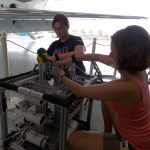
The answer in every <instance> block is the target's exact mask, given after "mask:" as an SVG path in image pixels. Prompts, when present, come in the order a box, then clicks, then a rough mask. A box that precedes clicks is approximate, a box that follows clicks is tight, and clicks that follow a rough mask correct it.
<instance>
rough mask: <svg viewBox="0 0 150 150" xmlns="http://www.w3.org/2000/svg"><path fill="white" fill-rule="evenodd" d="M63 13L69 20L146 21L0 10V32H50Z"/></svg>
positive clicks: (141, 17) (34, 10) (109, 15)
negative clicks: (54, 19) (53, 21)
mask: <svg viewBox="0 0 150 150" xmlns="http://www.w3.org/2000/svg"><path fill="white" fill-rule="evenodd" d="M59 13H63V14H65V15H66V16H67V17H70V18H88V19H102V18H103V19H104V18H105V19H147V18H146V17H143V16H124V15H112V14H94V13H93V14H92V13H79V12H60V11H46V10H36V9H18V8H17V9H12V8H11V9H5V8H3V9H0V31H6V32H7V33H15V32H32V31H48V30H51V22H52V19H53V17H54V16H55V15H56V14H59Z"/></svg>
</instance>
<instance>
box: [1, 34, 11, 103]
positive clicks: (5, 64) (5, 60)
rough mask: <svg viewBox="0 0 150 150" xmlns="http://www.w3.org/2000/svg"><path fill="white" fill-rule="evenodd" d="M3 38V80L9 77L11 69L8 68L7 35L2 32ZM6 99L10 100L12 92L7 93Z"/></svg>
mask: <svg viewBox="0 0 150 150" xmlns="http://www.w3.org/2000/svg"><path fill="white" fill-rule="evenodd" d="M0 36H1V47H2V56H1V63H2V78H5V77H8V76H9V67H8V54H7V52H8V51H7V39H6V38H7V34H6V33H5V32H2V33H1V34H0ZM6 97H7V99H8V100H10V92H9V91H6Z"/></svg>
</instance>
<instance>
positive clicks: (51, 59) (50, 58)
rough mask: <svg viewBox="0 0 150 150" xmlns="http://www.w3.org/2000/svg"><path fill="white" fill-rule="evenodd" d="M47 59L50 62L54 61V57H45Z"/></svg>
mask: <svg viewBox="0 0 150 150" xmlns="http://www.w3.org/2000/svg"><path fill="white" fill-rule="evenodd" d="M47 59H48V60H49V61H52V62H54V61H56V58H55V56H47Z"/></svg>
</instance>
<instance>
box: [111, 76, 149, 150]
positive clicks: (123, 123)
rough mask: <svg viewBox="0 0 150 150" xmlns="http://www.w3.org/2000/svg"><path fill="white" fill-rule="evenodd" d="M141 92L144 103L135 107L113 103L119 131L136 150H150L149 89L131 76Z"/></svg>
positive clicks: (117, 102)
mask: <svg viewBox="0 0 150 150" xmlns="http://www.w3.org/2000/svg"><path fill="white" fill-rule="evenodd" d="M131 79H132V80H133V81H134V82H135V83H136V84H137V86H138V87H139V89H140V91H141V95H142V101H140V102H139V103H138V104H137V105H135V106H130V107H128V106H123V105H122V103H120V102H119V101H113V102H112V107H113V108H114V109H115V111H116V114H117V118H116V124H117V129H118V131H119V133H120V134H121V136H122V137H123V138H125V139H126V140H127V141H128V142H129V144H130V145H131V146H132V147H133V149H134V150H150V95H149V88H148V86H146V85H145V84H144V83H143V82H142V81H141V80H139V79H137V78H135V77H133V76H131Z"/></svg>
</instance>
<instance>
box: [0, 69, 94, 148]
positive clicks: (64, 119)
mask: <svg viewBox="0 0 150 150" xmlns="http://www.w3.org/2000/svg"><path fill="white" fill-rule="evenodd" d="M37 75H38V74H37V72H28V73H24V74H20V75H17V76H12V77H7V78H4V79H1V80H0V106H4V104H3V103H5V102H6V98H5V91H6V90H5V89H8V90H12V91H16V92H18V93H20V94H23V95H27V94H28V92H29V90H30V96H31V97H33V98H40V99H42V100H45V101H47V102H50V103H53V104H56V105H59V106H61V118H60V137H59V150H65V147H66V143H67V125H68V108H69V106H70V105H71V103H72V102H73V99H71V97H72V96H70V97H69V98H68V99H66V100H65V101H64V102H66V103H63V102H61V100H63V98H62V99H61V98H60V97H58V98H59V99H60V100H58V98H55V97H54V96H52V95H48V94H47V95H46V94H44V93H39V92H36V95H35V94H34V92H33V91H32V90H31V89H27V88H24V87H21V86H16V85H15V84H13V82H18V83H21V81H22V80H24V81H25V80H26V78H27V79H31V78H32V79H33V78H34V76H35V78H37ZM96 79H97V78H95V77H94V78H92V80H91V81H90V83H89V84H93V83H94V82H95V80H96ZM50 97H51V99H50ZM53 98H55V99H53ZM72 98H75V97H74V96H73V97H72ZM92 106H93V101H92V100H89V106H88V113H87V121H86V122H85V123H86V124H87V125H88V126H90V122H91V115H92ZM0 113H1V114H3V115H2V116H1V121H2V122H3V125H2V126H1V130H2V140H4V139H6V138H7V137H8V126H7V116H6V109H4V108H2V107H1V108H0ZM4 147H5V146H4Z"/></svg>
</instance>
